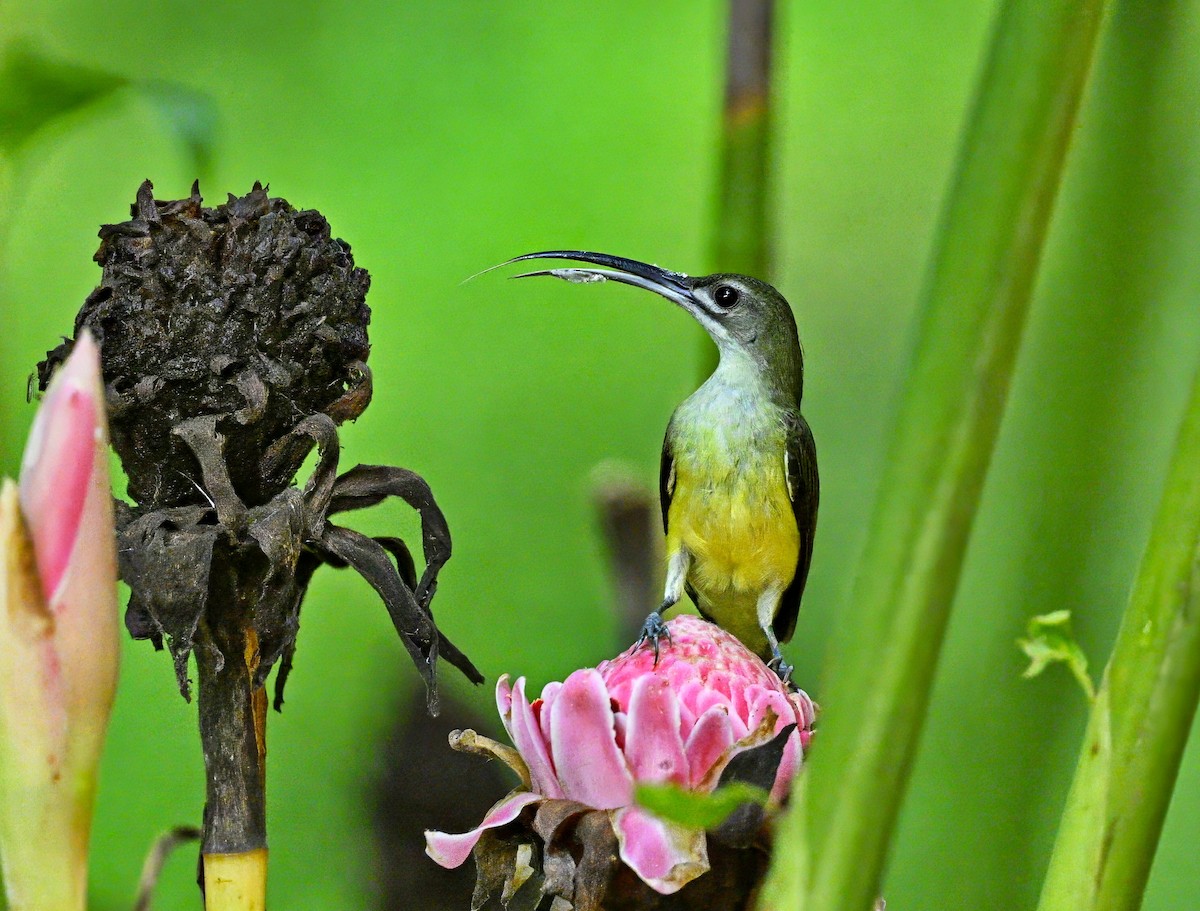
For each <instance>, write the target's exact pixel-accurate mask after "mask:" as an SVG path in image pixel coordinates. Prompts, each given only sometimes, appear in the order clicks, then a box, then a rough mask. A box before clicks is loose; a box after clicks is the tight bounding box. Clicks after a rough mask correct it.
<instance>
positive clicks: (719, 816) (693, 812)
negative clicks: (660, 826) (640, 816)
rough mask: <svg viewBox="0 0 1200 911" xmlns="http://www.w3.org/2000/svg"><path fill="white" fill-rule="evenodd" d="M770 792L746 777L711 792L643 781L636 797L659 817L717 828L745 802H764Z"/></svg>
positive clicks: (703, 827) (668, 820) (682, 824)
mask: <svg viewBox="0 0 1200 911" xmlns="http://www.w3.org/2000/svg"><path fill="white" fill-rule="evenodd" d="M769 797H770V795H769V794H768V793H767V792H766V791H764V790H763V789H762V788H758V787H755V786H754V785H752V784H746V782H744V781H735V782H733V783H731V784H727V785H723V786H721V787H719V788H717V789H716V790H715V791H711V792H701V791H688V790H685V789H684V788H681V787H679V786H678V785H673V784H640V785H638V786H637V788H636V790H635V791H634V799H635V800H636V801H637V803H638V805H639V806H642V807H645V808H646V809H647V810H649V811H650V812H651V813H653V814H654V815H655V816H657V817H658V818H659V819H664V820H666V821H667V822H674V823H678V824H679V825H681V826H687V827H688V828H689V829H715V828H716V827H717V826H719V825H720V824H721V823H723V822H724V821H725V820H726V819H728V818H729V816H730V815H731V814H732V813H733V811H734V810H736V809H737V808H738V807H740V806H741V805H742V804H745V803H756V804H758V805H759V806H764V805H765V804H766V802H767V800H768V798H769Z"/></svg>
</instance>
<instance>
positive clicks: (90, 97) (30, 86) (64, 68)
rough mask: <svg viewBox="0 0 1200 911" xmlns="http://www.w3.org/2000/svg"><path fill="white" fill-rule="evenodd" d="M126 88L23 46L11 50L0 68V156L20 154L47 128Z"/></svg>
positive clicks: (110, 76) (115, 78)
mask: <svg viewBox="0 0 1200 911" xmlns="http://www.w3.org/2000/svg"><path fill="white" fill-rule="evenodd" d="M128 84H129V80H128V79H127V78H125V77H124V76H120V75H117V74H115V73H107V72H104V71H102V70H95V69H91V68H89V67H83V66H76V65H75V64H71V63H64V62H61V61H58V60H51V59H49V58H47V57H45V56H43V55H41V54H39V53H38V52H37V51H35V50H34V49H33V48H31V47H30V46H29V45H27V44H24V43H17V44H14V45H12V46H10V47H9V49H8V51H7V53H6V54H5V55H4V60H3V62H2V63H0V152H4V153H6V154H9V155H11V154H13V153H15V152H17V151H19V150H20V149H21V147H22V146H24V145H25V144H26V143H27V142H28V141H29V140H30V138H31V137H33V135H34V134H35V133H37V132H38V131H39V130H41V129H42V128H43V127H45V126H46V125H47V124H49V123H51V122H53V121H55V120H58V119H59V118H61V117H65V116H67V115H68V114H71V113H73V112H75V111H78V110H80V109H82V108H84V107H87V106H88V105H90V104H94V103H96V102H97V101H100V100H101V99H103V98H106V97H109V96H111V95H112V94H113V93H114V92H117V91H119V90H120V89H123V88H125V87H126V86H127V85H128Z"/></svg>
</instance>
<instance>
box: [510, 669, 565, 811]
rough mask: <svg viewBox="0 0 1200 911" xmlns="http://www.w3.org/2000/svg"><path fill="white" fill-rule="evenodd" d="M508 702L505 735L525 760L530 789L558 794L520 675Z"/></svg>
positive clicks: (547, 754) (522, 678)
mask: <svg viewBox="0 0 1200 911" xmlns="http://www.w3.org/2000/svg"><path fill="white" fill-rule="evenodd" d="M510 705H511V712H510V715H511V718H510V721H509V736H511V737H512V739H513V745H514V746H515V747H516V748H517V751H518V752H519V753H520V754H521V756H522V758H523V759H524V760H525V764H526V765H527V766H529V775H530V778H532V779H533V789H534V790H535V791H537V792H538V793H539V794H543V795H545V796H546V797H562V796H563V791H562V788H561V787H560V786H559V784H558V779H557V778H556V777H555V775H554V766H553V765H551V763H550V753H549V751H548V750H547V749H546V741H545V740H544V739H543V738H542V731H541V728H540V727H538V723H537V719H536V718H534V717H533V709H532V708H530V706H529V700H528V699H526V698H525V678H524V677H518V678H517V685H516V686H515V687H514V688H513V692H512V700H511V702H510Z"/></svg>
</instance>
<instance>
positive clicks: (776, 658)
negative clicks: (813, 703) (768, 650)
mask: <svg viewBox="0 0 1200 911" xmlns="http://www.w3.org/2000/svg"><path fill="white" fill-rule="evenodd" d="M767 667H769V668H770V669H771V670H773V671H774V672H775V673H776V674H778V675H779V679H780V680H782V681H783V685H784V686H786V687H787V688H788V689H790V690H795V689H798V687H797V686H796V684H794V683H792V671H793V670H795V666H794V665H791V664H788V663H787V662H786V661H784V660H783V652H781V651H779V649H778V647H776V649H775V652H774V654H773V655H772V656H771V660H770V661H768V662H767Z"/></svg>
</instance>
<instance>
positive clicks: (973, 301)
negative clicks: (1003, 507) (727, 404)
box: [763, 0, 1105, 911]
mask: <svg viewBox="0 0 1200 911" xmlns="http://www.w3.org/2000/svg"><path fill="white" fill-rule="evenodd" d="M1104 5H1105V4H1104V0H1004V2H1002V4H1001V6H1000V9H999V12H998V18H997V20H996V24H995V27H994V31H993V34H992V38H991V46H990V48H989V51H988V55H987V61H986V64H985V66H984V69H983V73H982V78H981V81H980V84H979V87H978V89H977V94H976V97H975V101H974V105H973V108H972V111H971V114H970V118H969V121H968V124H967V129H966V133H965V135H964V138H963V143H962V147H961V149H960V152H959V157H958V162H957V166H956V173H955V178H954V183H953V185H952V187H951V189H950V192H949V195H948V197H947V200H946V203H945V208H944V210H943V215H942V222H941V227H940V230H939V234H938V237H937V242H936V248H935V251H936V252H935V255H934V258H933V263H932V269H931V272H930V276H929V280H928V283H927V285H926V288H925V291H924V295H923V306H922V310H921V317H920V322H919V327H918V332H919V334H918V340H917V346H916V350H915V354H914V361H913V366H912V370H911V373H910V375H909V379H908V385H907V389H906V393H905V396H904V399H903V402H902V405H901V409H900V413H899V415H898V419H897V425H896V429H895V431H894V435H893V438H892V442H891V447H890V451H889V455H888V459H887V469H886V471H885V475H884V478H883V482H882V487H881V494H880V499H879V501H878V502H877V504H876V508H875V514H874V518H873V521H872V526H871V529H870V534H869V537H868V541H867V545H866V549H865V552H864V555H863V560H862V563H861V568H860V571H859V575H858V577H857V580H856V584H855V587H854V591H853V595H852V597H851V600H850V603H849V605H848V607H847V609H846V611H845V613H844V614H843V616H842V624H841V626H840V628H839V630H838V633H839V636H838V640H837V641H836V642H835V643H834V646H835V647H834V651H833V660H834V664H833V666H832V668H831V679H830V681H829V683H828V686H826V687H825V688H824V696H823V698H822V700H821V701H822V704H823V708H824V711H823V713H822V721H821V730H820V734H819V736H818V738H817V740H816V748H815V749H814V751H813V759H812V763H811V765H810V768H809V769H808V772H807V774H806V776H805V777H806V778H807V781H805V782H804V783H803V788H802V794H801V795H800V799H798V800H796V801H794V804H793V807H792V809H791V811H790V812H789V813H788V815H787V817H786V818H785V820H784V822H783V824H782V827H781V831H780V839H779V842H778V844H777V849H776V853H775V858H776V862H775V864H774V866H773V869H772V872H771V875H770V878H769V881H768V884H767V889H766V892H765V901H764V903H763V907H765V908H773V909H779V911H782V909H788V911H792V909H797V908H803V909H805V911H860V909H866V908H869V907H871V904H872V902H873V901H874V899H875V897H876V896H877V894H878V892H879V888H880V883H881V880H882V873H883V868H884V864H885V861H886V858H887V851H888V845H889V843H890V841H891V838H892V832H893V829H894V827H895V822H896V816H897V814H898V811H899V808H900V805H901V801H902V798H903V796H904V789H905V786H906V784H907V780H908V777H909V771H910V768H911V765H912V760H913V756H914V754H915V752H916V745H917V741H918V738H919V736H920V733H921V726H922V723H923V721H924V718H925V714H926V707H927V704H928V701H929V694H930V689H931V686H932V683H933V677H934V672H935V670H936V667H937V660H938V655H939V652H940V649H941V643H942V638H943V635H944V633H945V629H946V624H947V621H948V619H949V613H950V606H951V604H952V602H953V599H954V593H955V590H956V588H957V585H958V579H959V574H960V571H961V567H962V562H963V555H964V552H965V550H966V544H967V539H968V535H969V533H970V529H971V523H972V520H973V518H974V515H975V512H976V509H977V507H978V503H979V497H980V492H981V490H982V487H983V482H984V478H985V475H986V472H987V467H988V462H989V460H990V457H991V453H992V449H993V446H994V443H995V440H996V434H997V430H998V428H999V424H1000V418H1001V415H1002V413H1003V409H1004V403H1005V399H1006V396H1007V392H1008V386H1009V380H1010V378H1011V376H1012V371H1013V364H1014V361H1015V359H1016V353H1017V349H1018V346H1019V342H1020V337H1021V331H1022V328H1023V326H1024V323H1025V317H1026V313H1027V311H1028V307H1029V300H1030V296H1031V293H1032V290H1033V284H1034V279H1035V277H1036V274H1037V268H1038V263H1039V259H1040V256H1041V252H1042V248H1043V244H1044V241H1045V238H1046V234H1047V230H1048V226H1049V222H1050V216H1051V213H1052V211H1053V207H1054V200H1055V197H1056V195H1057V192H1058V187H1059V183H1060V180H1061V175H1062V171H1063V165H1064V162H1065V159H1066V155H1067V149H1068V147H1069V145H1070V140H1071V135H1072V130H1073V128H1074V125H1075V114H1076V111H1077V109H1078V107H1079V102H1080V98H1081V97H1082V94H1083V90H1084V86H1085V85H1086V82H1087V76H1088V72H1089V70H1090V67H1091V62H1092V59H1093V56H1094V50H1095V46H1096V43H1097V36H1098V34H1099V26H1100V21H1101V18H1102V14H1103V9H1104Z"/></svg>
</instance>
